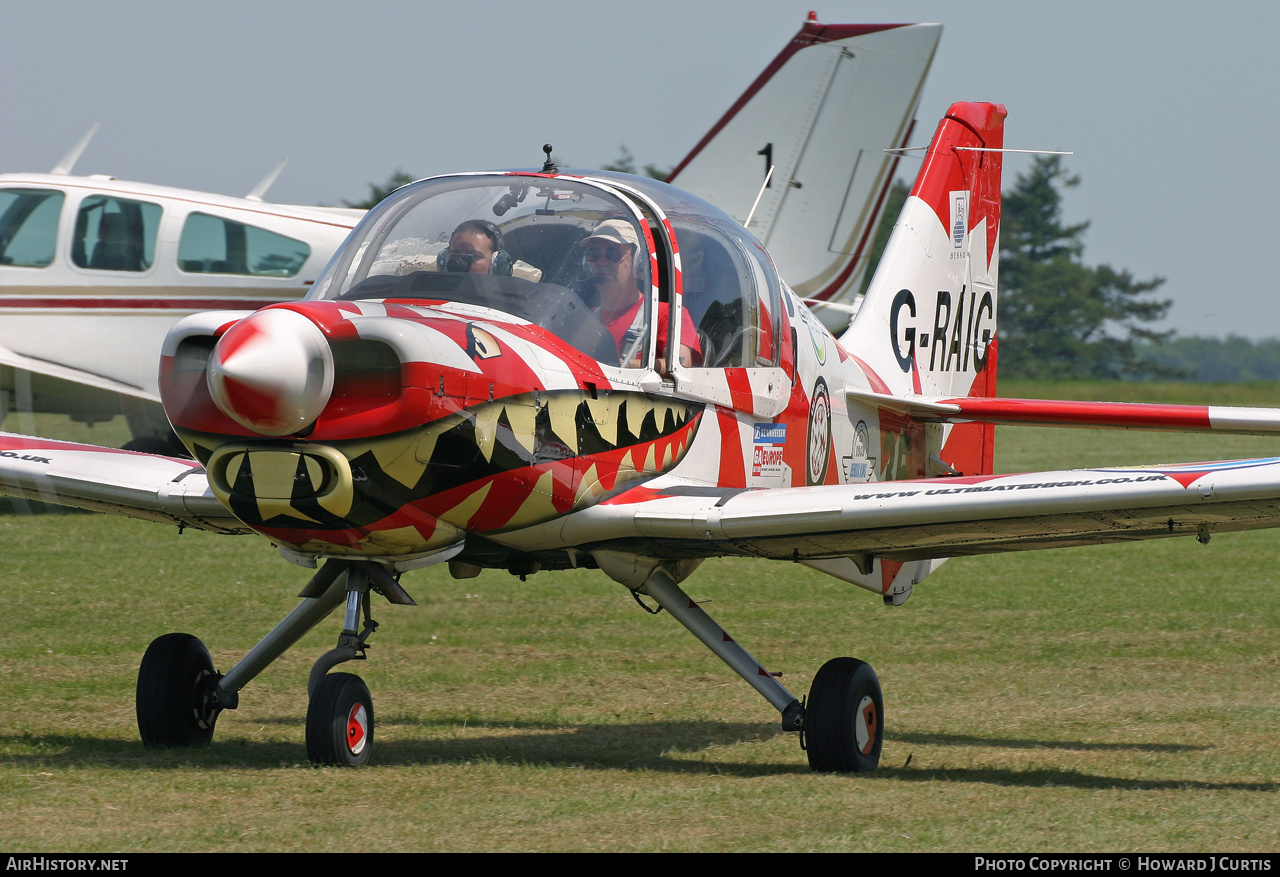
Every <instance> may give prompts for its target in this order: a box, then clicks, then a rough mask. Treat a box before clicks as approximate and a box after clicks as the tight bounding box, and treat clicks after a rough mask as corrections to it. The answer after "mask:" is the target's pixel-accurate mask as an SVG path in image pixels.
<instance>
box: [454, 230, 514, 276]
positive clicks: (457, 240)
mask: <svg viewBox="0 0 1280 877" xmlns="http://www.w3.org/2000/svg"><path fill="white" fill-rule="evenodd" d="M513 264H514V260H512V258H511V256H509V255H508V254H507V252H506V251H505V250H504V249H502V231H501V230H500V229H499V228H498V227H497V226H496V225H494V224H493V223H492V222H486V221H485V220H483V219H468V220H467V221H466V222H463V223H460V224H459V225H458V227H457V228H455V229H454V230H453V234H452V235H450V236H449V246H448V248H447V249H445V250H444V251H443V252H442V253H440V255H439V257H438V258H437V265H438V267H439V269H440V270H441V271H449V272H452V273H454V274H506V275H510V274H511V268H512V265H513Z"/></svg>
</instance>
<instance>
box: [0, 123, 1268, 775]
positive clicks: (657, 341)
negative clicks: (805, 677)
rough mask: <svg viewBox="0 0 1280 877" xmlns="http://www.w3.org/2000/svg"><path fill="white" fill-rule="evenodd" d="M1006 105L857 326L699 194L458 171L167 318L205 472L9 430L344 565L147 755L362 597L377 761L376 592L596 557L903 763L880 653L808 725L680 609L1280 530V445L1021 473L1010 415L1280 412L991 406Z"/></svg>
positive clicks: (172, 381)
mask: <svg viewBox="0 0 1280 877" xmlns="http://www.w3.org/2000/svg"><path fill="white" fill-rule="evenodd" d="M1004 118H1005V110H1004V108H1003V107H1001V106H998V105H995V104H988V103H959V104H955V105H953V106H952V107H951V109H950V110H949V111H948V113H947V115H946V117H945V118H944V119H943V120H942V122H941V123H940V124H939V126H938V129H937V133H936V134H935V135H934V137H933V140H932V143H931V144H930V146H929V148H928V151H927V154H926V157H925V160H924V165H923V168H922V169H921V171H920V174H919V176H918V178H917V179H916V182H915V185H914V187H913V188H912V190H911V194H910V197H909V198H908V200H907V203H906V205H905V206H904V208H903V211H902V214H901V216H900V218H899V220H898V223H897V225H896V227H895V229H894V232H893V236H892V238H891V241H890V243H889V246H888V249H887V250H886V252H885V255H884V257H883V259H882V261H881V263H880V265H879V267H878V269H877V271H876V275H875V277H874V279H873V281H872V284H871V287H870V289H869V291H868V293H867V297H866V300H865V302H864V303H863V304H862V307H861V308H860V310H859V312H858V314H857V316H856V317H855V319H854V321H853V323H852V325H851V327H850V328H849V330H848V331H847V332H845V333H844V334H843V335H842V336H841V337H839V338H836V337H835V336H833V335H832V334H831V333H830V332H829V331H828V330H827V329H825V328H824V327H823V325H822V324H821V323H820V322H819V321H818V319H817V318H816V317H815V316H814V315H813V314H812V313H810V311H809V310H808V309H807V308H806V307H805V306H804V305H803V304H802V303H801V301H800V299H799V298H798V297H797V296H796V294H795V293H794V292H793V291H792V290H791V289H790V288H789V287H788V286H787V285H786V284H785V283H784V282H783V280H782V279H781V278H780V276H779V274H778V272H777V270H776V269H775V267H774V265H773V263H772V261H771V260H770V258H769V255H768V253H767V252H766V250H765V248H764V247H763V246H762V245H761V244H760V243H759V241H757V240H756V238H755V237H754V236H753V235H752V234H751V233H750V232H749V231H747V230H746V229H745V228H743V227H742V226H741V225H739V224H738V223H736V222H734V221H733V220H732V219H730V218H729V217H728V216H727V215H726V214H725V213H723V212H722V211H721V210H719V209H717V208H716V207H713V206H712V205H710V204H709V203H707V202H705V201H703V200H701V199H699V198H697V197H694V196H692V195H690V194H688V193H686V192H684V191H682V190H680V189H677V188H675V187H673V186H669V185H666V184H663V183H658V182H655V181H653V180H649V179H644V178H638V177H629V176H625V175H621V174H597V173H592V174H577V173H562V172H559V171H558V170H557V169H555V168H554V167H552V166H550V165H549V164H548V166H546V167H544V169H543V170H542V172H511V173H479V174H460V175H451V176H443V177H436V178H432V179H427V180H423V181H421V182H418V183H414V184H412V185H410V186H407V187H405V188H403V189H401V190H399V191H398V192H396V193H395V194H394V195H392V196H391V197H389V198H387V199H386V200H385V201H384V202H382V204H380V205H379V206H378V207H376V208H375V209H374V210H372V211H371V212H370V213H369V215H368V216H367V217H366V218H365V219H364V220H363V222H362V223H361V224H360V225H359V226H358V227H357V229H356V230H355V232H354V233H353V235H352V237H351V239H350V240H349V241H348V242H347V244H346V245H345V246H344V247H343V248H342V250H341V251H340V252H339V253H338V255H337V256H336V257H335V258H334V260H333V261H332V262H331V263H330V264H329V266H328V267H327V268H326V270H325V272H324V273H323V274H322V275H321V276H320V278H319V279H318V280H317V281H316V284H315V286H314V288H313V289H312V290H311V292H310V293H309V294H308V296H307V298H306V300H304V301H301V302H296V303H285V304H278V305H272V306H270V307H266V308H263V309H261V310H258V311H256V312H245V313H240V314H227V313H225V312H224V313H212V314H204V315H195V316H192V317H189V318H187V319H185V320H183V321H182V322H181V323H179V324H178V325H177V326H176V327H175V328H174V329H173V331H172V332H171V333H170V334H169V336H168V338H167V339H166V341H165V347H164V353H163V358H162V362H161V367H160V391H161V395H162V398H163V401H164V405H165V409H166V411H167V412H168V415H169V418H170V420H171V421H172V423H173V427H174V429H175V430H176V432H177V434H178V436H179V437H180V438H181V440H182V441H183V443H184V444H185V445H186V447H187V448H188V449H189V451H190V453H191V454H192V456H193V457H194V461H191V460H181V459H174V458H167V457H159V456H150V455H145V454H135V453H130V452H125V451H110V450H104V449H100V448H94V447H90V446H84V445H73V444H65V443H58V442H51V441H47V440H42V439H31V438H24V437H20V436H12V435H2V436H0V479H2V480H3V484H4V487H3V490H4V491H5V492H7V493H9V494H12V495H18V496H26V497H33V498H39V499H43V500H46V501H47V500H53V501H57V502H61V503H64V504H67V505H73V506H80V507H84V508H90V509H97V510H100V511H106V512H112V513H117V514H126V515H132V516H135V517H140V518H146V519H150V520H156V521H163V522H170V523H176V524H178V525H179V526H180V527H182V526H186V527H200V528H204V529H209V530H214V531H218V532H224V533H244V532H249V531H252V532H256V533H258V534H261V535H262V536H264V537H265V538H267V539H268V540H270V541H271V542H272V543H273V544H274V545H276V546H278V547H279V550H280V552H281V554H282V555H283V556H284V557H285V558H286V559H288V560H291V561H293V562H295V563H297V564H299V565H302V566H307V567H316V566H318V567H319V568H318V571H317V572H316V573H315V574H314V576H313V577H312V578H311V580H310V582H309V583H308V584H307V585H306V587H305V588H304V590H303V599H302V600H301V602H300V603H299V605H298V606H297V608H295V609H294V610H293V611H292V612H291V613H289V614H288V616H287V617H286V618H285V619H284V620H283V621H282V622H281V623H280V624H279V625H278V626H277V627H276V628H275V629H274V630H272V631H271V632H270V633H268V634H267V635H266V637H265V638H264V639H263V640H262V641H261V642H260V643H259V644H258V645H257V646H255V647H254V648H253V649H252V650H250V651H249V653H248V654H247V655H245V657H244V658H243V659H241V660H240V661H239V662H238V663H236V664H235V666H233V667H231V668H230V669H229V670H227V672H226V673H225V675H223V674H220V673H218V672H217V671H216V670H215V668H214V666H213V664H212V661H211V660H210V657H209V653H208V651H207V650H206V648H205V647H204V646H203V645H202V644H201V643H200V641H199V640H197V639H196V638H195V637H192V636H189V635H187V634H169V635H166V636H162V637H160V638H159V639H157V640H156V641H155V642H154V643H152V645H151V647H150V648H149V649H148V650H147V653H146V656H145V657H144V658H143V661H142V666H141V669H140V671H139V678H138V689H137V715H138V725H139V729H140V731H141V734H142V738H143V740H144V742H146V743H147V744H151V745H160V746H182V745H195V744H203V743H207V742H208V741H209V740H210V739H211V737H212V735H213V730H214V723H215V721H216V719H217V717H218V715H219V713H220V712H221V711H222V710H224V709H235V708H236V707H237V706H238V704H239V692H240V691H241V690H242V689H243V688H244V686H245V685H246V684H247V683H248V682H249V681H250V680H251V679H253V678H254V676H255V675H257V674H258V673H259V672H261V671H262V670H263V669H264V668H265V667H266V666H267V665H268V664H270V663H271V662H272V661H273V660H275V659H276V658H277V657H279V656H280V654H282V653H283V652H284V651H285V650H286V649H288V648H289V647H290V646H291V645H292V644H293V643H294V642H296V641H297V639H298V638H299V637H300V636H302V634H303V633H305V632H306V631H307V630H308V629H310V628H311V627H312V626H313V625H315V624H316V623H318V622H319V621H320V620H322V619H323V618H325V617H326V616H327V615H328V614H329V613H330V612H331V611H333V610H334V609H336V608H337V607H339V606H345V612H344V620H343V624H342V632H341V634H340V635H339V637H338V643H337V645H336V647H335V648H334V649H333V650H332V651H330V652H328V653H327V654H325V655H324V656H322V657H321V658H320V659H319V660H318V661H317V662H316V664H315V666H314V669H313V671H312V676H311V680H310V693H311V700H310V707H309V710H308V715H307V728H306V736H307V749H308V755H309V756H310V758H311V759H313V760H314V761H317V762H323V763H335V764H347V765H354V764H362V763H364V762H366V761H367V760H368V759H369V757H370V753H371V751H372V746H373V708H372V701H371V699H370V695H369V691H368V689H367V688H366V686H365V685H364V683H363V682H362V681H361V680H360V679H359V678H358V677H357V676H354V675H351V674H348V673H330V672H329V671H330V670H331V669H332V668H333V667H335V666H336V665H337V664H339V663H342V662H344V661H347V660H350V659H351V658H353V657H356V656H358V655H362V654H363V650H364V648H365V646H366V642H367V640H368V638H369V636H370V634H371V633H372V631H373V629H374V627H375V625H374V624H373V623H372V620H371V618H370V603H371V596H372V594H373V593H375V592H376V593H379V594H381V595H382V596H384V597H386V598H387V599H389V600H390V601H391V602H394V603H410V602H412V601H411V599H410V597H409V594H408V593H407V591H406V589H405V587H404V586H402V584H401V581H400V580H401V576H402V574H404V573H409V572H411V571H412V570H414V569H418V568H421V567H425V566H428V565H431V564H439V563H447V564H448V568H449V570H450V572H451V573H452V574H453V575H454V576H456V577H464V578H465V577H469V576H473V575H476V574H477V573H479V572H480V571H481V570H482V569H486V568H488V569H505V570H507V571H509V572H511V573H512V574H515V575H519V576H528V575H531V574H533V573H535V572H538V571H552V570H558V569H565V568H569V567H587V568H596V569H599V570H600V571H601V572H602V573H603V574H604V575H606V576H608V577H609V578H611V579H613V580H614V581H616V582H618V583H619V584H621V585H622V586H624V587H625V588H628V589H630V590H631V591H632V592H633V593H634V594H636V595H645V596H647V597H648V598H650V599H652V600H654V601H656V602H657V603H658V604H659V605H660V606H661V607H662V608H663V609H666V610H667V611H668V612H669V613H670V614H671V615H672V616H674V617H675V618H676V619H677V620H678V621H679V622H680V623H681V624H683V625H684V626H685V627H687V628H688V629H689V631H690V632H692V633H693V634H694V635H695V636H696V637H697V638H698V639H699V640H701V641H702V642H703V643H704V644H705V645H706V646H707V647H708V648H710V649H711V650H712V651H713V652H714V653H715V654H716V655H717V656H718V657H720V658H721V659H722V660H723V661H725V663H727V664H728V665H729V666H730V667H731V668H732V669H733V670H734V671H735V672H737V673H738V674H739V675H741V676H742V678H743V679H745V680H746V681H747V682H748V683H749V684H750V685H751V686H752V687H754V688H755V689H756V690H757V691H758V692H759V693H760V694H761V695H762V696H763V697H764V698H765V699H766V700H767V701H768V702H769V703H770V704H771V705H772V706H773V707H774V708H776V709H777V710H778V712H779V713H780V715H781V718H782V725H783V727H784V728H785V729H787V730H792V731H800V732H802V734H803V737H804V740H805V744H806V747H807V752H808V758H809V762H810V764H811V766H812V767H813V768H814V769H816V770H866V769H871V768H874V767H875V766H876V764H877V762H878V759H879V755H880V749H881V741H882V738H883V733H884V707H883V703H882V699H881V693H880V688H879V684H878V682H877V680H876V676H875V673H874V672H873V671H872V669H871V667H870V666H869V665H867V664H865V663H863V662H861V661H858V660H855V659H852V658H836V659H834V660H832V661H830V662H829V663H827V664H825V665H824V666H823V667H822V668H821V669H820V670H819V672H818V673H817V675H816V677H815V678H814V680H813V683H812V687H811V689H810V691H809V694H808V698H807V701H806V702H805V703H803V704H802V703H801V701H800V700H799V699H798V698H797V697H796V696H795V694H793V693H792V692H790V691H788V690H787V689H786V688H785V687H784V686H783V685H782V684H781V682H779V680H778V679H777V678H775V677H774V676H772V675H771V674H770V673H769V672H768V671H767V670H766V669H765V665H764V664H762V663H760V662H758V661H757V660H756V659H755V658H753V657H752V656H751V655H750V654H748V652H747V651H746V650H745V649H744V648H743V646H742V645H741V644H739V643H738V641H737V640H736V639H734V638H733V637H731V636H730V635H729V634H728V633H726V632H725V631H724V630H722V629H721V628H720V627H719V626H718V625H717V624H716V622H714V621H713V620H712V619H711V618H710V617H709V616H708V615H707V614H706V612H704V611H703V610H702V608H700V607H699V606H698V605H697V604H696V603H694V602H693V601H692V600H691V599H690V598H689V597H688V596H687V595H686V594H685V593H684V592H683V591H682V590H681V587H680V583H681V582H682V581H683V580H684V579H685V578H686V577H688V576H689V575H691V574H692V573H693V572H694V571H695V570H696V568H697V566H698V565H699V563H700V562H701V561H702V560H704V559H706V558H708V557H715V556H722V555H749V556H756V557H763V558H773V559H778V560H784V561H798V562H800V563H803V564H806V565H808V566H810V567H813V568H814V569H817V570H821V571H822V572H825V573H828V574H830V575H833V576H836V577H838V578H840V579H843V580H845V581H849V582H853V583H855V584H857V585H860V586H862V587H863V588H865V589H867V590H868V591H870V592H872V593H874V594H877V595H880V596H881V597H882V599H883V600H884V601H885V602H886V603H889V604H893V605H898V604H901V603H903V602H904V601H905V600H906V599H907V598H908V596H909V595H910V593H911V590H912V587H913V586H914V585H916V584H918V583H919V582H921V581H923V580H924V578H925V577H926V576H927V575H929V573H930V572H932V571H933V570H934V569H936V568H937V567H938V566H939V565H940V564H941V563H942V562H943V560H944V559H945V558H947V557H949V556H955V555H969V554H982V553H989V552H1003V551H1016V550H1023V549H1031V548H1044V547H1056V546H1062V545H1083V544H1092V543H1101V542H1112V541H1130V540H1135V539H1146V538H1159V537H1168V536H1179V535H1194V536H1199V537H1200V538H1202V539H1203V538H1206V537H1207V535H1208V534H1210V533H1216V532H1222V531H1229V530H1241V529H1250V528H1261V527H1274V526H1277V525H1280V502H1278V500H1280V459H1256V460H1246V461H1236V462H1210V463H1193V464H1184V465H1170V466H1149V467H1140V468H1133V467H1124V468H1114V469H1088V470H1074V471H1063V472H1039V473H1031V474H1023V475H994V474H992V461H993V453H992V451H993V448H992V443H993V438H994V428H993V426H992V424H995V423H1043V424H1053V425H1065V426H1113V427H1132V428H1156V429H1195V430H1210V431H1221V432H1243V433H1267V434H1274V433H1278V432H1280V410H1276V409H1230V408H1215V407H1209V408H1199V407H1186V406H1168V405H1139V404H1106V403H1070V402H1050V401H1038V400H1010V399H998V398H996V397H995V384H996V363H997V358H998V357H997V351H998V348H999V342H998V340H997V331H996V314H997V293H998V282H997V261H998V252H999V227H1000V168H1001V158H1002V153H1001V149H1002V146H1003V128H1004ZM486 217H488V219H487V220H485V221H484V222H476V220H484V219H485V218H486ZM624 293H625V296H624ZM626 297H629V298H626ZM627 301H630V306H629V307H625V305H626V303H627ZM668 351H679V355H669V354H668ZM410 578H411V576H410Z"/></svg>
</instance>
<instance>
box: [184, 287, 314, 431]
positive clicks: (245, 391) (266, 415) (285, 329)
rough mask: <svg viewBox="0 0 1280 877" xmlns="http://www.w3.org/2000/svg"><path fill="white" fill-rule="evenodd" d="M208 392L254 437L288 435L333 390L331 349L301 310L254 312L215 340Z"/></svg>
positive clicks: (308, 418)
mask: <svg viewBox="0 0 1280 877" xmlns="http://www.w3.org/2000/svg"><path fill="white" fill-rule="evenodd" d="M207 375H208V382H209V393H210V395H212V396H213V401H214V403H215V404H216V405H217V406H218V408H220V409H221V410H222V413H223V414H225V415H227V416H228V417H230V418H231V419H232V420H234V421H236V422H237V423H239V424H240V425H241V426H243V427H245V428H246V429H250V430H252V431H253V432H256V433H258V434H259V435H269V436H283V435H292V434H293V433H296V432H298V431H299V430H301V429H303V428H305V427H306V426H308V425H309V424H310V423H312V422H313V421H314V420H315V419H316V418H317V417H318V416H319V415H320V412H321V411H323V410H324V406H325V405H326V404H328V402H329V395H330V393H332V392H333V353H332V351H331V350H330V349H329V342H328V340H327V339H326V338H325V336H324V333H323V332H321V331H320V329H319V327H317V326H316V324H315V323H313V322H311V321H310V320H308V319H307V318H306V317H304V316H302V315H301V314H298V313H295V312H293V311H289V310H283V309H270V310H263V311H258V312H257V313H255V314H252V315H250V316H248V317H246V318H244V319H243V320H241V321H240V322H238V323H236V324H235V325H234V326H232V327H231V328H230V329H228V330H227V331H226V333H225V334H224V335H223V336H222V337H221V338H219V339H218V343H217V345H216V346H215V347H214V348H213V354H212V356H211V357H210V359H209V368H208V372H207Z"/></svg>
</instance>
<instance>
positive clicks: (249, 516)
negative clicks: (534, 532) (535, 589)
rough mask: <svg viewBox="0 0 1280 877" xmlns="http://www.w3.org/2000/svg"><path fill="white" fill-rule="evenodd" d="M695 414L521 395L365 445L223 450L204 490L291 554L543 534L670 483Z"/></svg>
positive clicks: (631, 398) (593, 397)
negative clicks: (575, 514)
mask: <svg viewBox="0 0 1280 877" xmlns="http://www.w3.org/2000/svg"><path fill="white" fill-rule="evenodd" d="M701 411H702V406H701V405H700V404H698V403H691V402H682V401H676V400H663V399H655V398H654V397H651V396H645V395H644V394H641V393H630V392H597V393H587V392H583V391H580V390H556V391H543V392H538V393H526V394H521V395H518V396H512V397H509V398H507V399H503V400H500V401H495V402H486V403H481V404H479V405H475V406H472V407H470V408H467V409H464V410H462V411H458V412H456V413H455V414H452V415H450V416H448V417H445V418H442V419H440V420H437V421H434V422H432V423H429V424H426V425H425V426H422V427H419V428H417V429H412V430H406V431H404V432H401V433H398V434H395V435H390V436H383V437H380V438H376V439H365V440H360V439H356V440H351V441H341V442H333V443H332V444H330V445H318V444H314V443H305V444H296V443H279V444H277V443H274V442H237V443H231V444H227V445H223V446H222V447H220V448H219V449H218V450H217V451H215V452H214V454H213V458H212V459H211V460H210V461H209V472H210V486H211V487H212V488H213V490H214V492H215V493H217V494H218V495H219V497H220V498H222V499H223V500H224V501H225V502H227V504H228V505H229V506H230V507H231V508H232V509H233V510H234V511H235V513H236V516H237V517H239V518H240V519H241V520H243V521H244V522H245V523H247V524H249V525H250V526H253V527H255V528H260V529H264V530H270V531H271V535H272V536H273V538H278V539H280V540H282V541H284V542H287V543H290V544H295V545H296V544H302V543H304V542H307V541H310V540H320V541H325V542H332V543H337V544H339V545H346V546H349V548H350V549H351V550H352V551H353V552H354V553H363V550H362V549H360V548H358V547H357V546H358V545H359V544H360V543H362V542H363V541H364V540H365V539H366V538H371V539H372V541H373V542H374V543H379V542H380V541H382V540H380V539H379V538H378V537H377V535H376V534H377V533H378V532H379V531H383V530H387V529H393V530H395V529H402V528H405V527H413V528H415V529H417V531H418V537H417V540H410V541H418V542H419V543H421V540H426V544H429V545H430V544H435V543H436V541H438V540H439V539H441V538H446V533H451V534H454V535H453V536H452V537H447V538H456V537H457V536H459V535H460V534H461V531H463V530H471V531H476V532H498V531H502V530H505V529H510V528H511V527H514V526H527V525H528V524H530V523H534V522H538V521H544V520H550V519H552V518H554V517H556V516H557V515H562V514H567V513H568V512H570V511H572V510H574V509H576V508H582V507H585V506H588V505H591V504H593V503H595V502H598V501H599V500H601V499H604V498H606V497H607V496H609V495H612V494H614V493H616V492H618V491H620V490H622V489H625V488H626V487H628V486H630V485H632V484H635V483H637V482H639V481H641V480H644V479H647V478H652V477H654V476H655V475H658V474H660V473H662V472H666V471H669V470H670V469H672V468H673V467H675V465H676V464H678V463H679V462H680V460H681V459H683V458H684V456H685V453H686V452H687V451H688V448H689V445H690V444H691V443H692V441H693V438H694V435H695V434H696V432H697V427H698V423H699V421H700V418H699V414H700V413H701ZM441 524H443V525H444V526H440V525H441ZM360 533H363V534H364V535H363V536H361V535H358V534H360ZM406 535H407V534H406Z"/></svg>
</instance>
